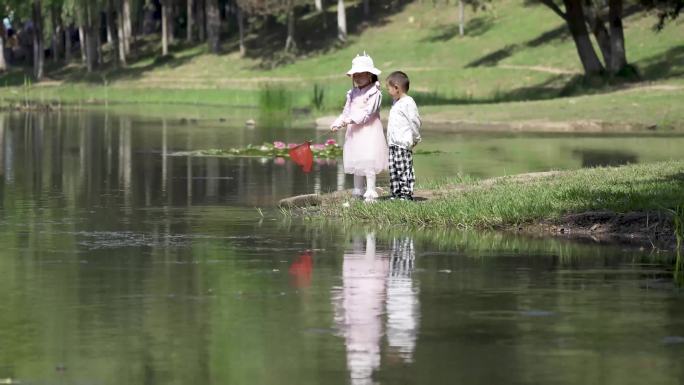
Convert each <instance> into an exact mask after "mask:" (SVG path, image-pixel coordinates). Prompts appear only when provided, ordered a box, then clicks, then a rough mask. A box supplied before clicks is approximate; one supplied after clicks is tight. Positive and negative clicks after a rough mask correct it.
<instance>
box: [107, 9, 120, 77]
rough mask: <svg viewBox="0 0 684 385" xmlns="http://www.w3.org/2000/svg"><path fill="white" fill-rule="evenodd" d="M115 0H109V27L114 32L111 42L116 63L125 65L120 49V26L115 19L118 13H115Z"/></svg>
mask: <svg viewBox="0 0 684 385" xmlns="http://www.w3.org/2000/svg"><path fill="white" fill-rule="evenodd" d="M114 1H115V0H107V8H106V9H107V29H108V30H109V31H111V32H112V40H111V41H110V43H111V44H112V52H114V56H115V60H114V63H115V65H124V60H122V55H121V51H119V36H120V34H119V33H118V28H116V26H115V20H114V18H116V14H115V13H114Z"/></svg>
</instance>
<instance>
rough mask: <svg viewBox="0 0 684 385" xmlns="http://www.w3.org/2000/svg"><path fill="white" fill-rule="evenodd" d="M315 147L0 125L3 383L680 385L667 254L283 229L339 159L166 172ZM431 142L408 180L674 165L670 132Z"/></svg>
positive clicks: (677, 139) (678, 310)
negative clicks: (228, 152) (225, 153)
mask: <svg viewBox="0 0 684 385" xmlns="http://www.w3.org/2000/svg"><path fill="white" fill-rule="evenodd" d="M172 116H173V117H172ZM195 119H197V120H195ZM317 135H319V132H316V131H315V130H314V129H313V128H310V129H306V128H305V129H301V128H292V129H286V128H284V127H275V128H268V127H263V128H262V127H256V128H246V127H242V126H240V125H236V124H234V123H233V122H232V121H231V120H230V119H227V120H225V121H219V120H218V119H202V118H201V116H197V117H196V118H187V119H185V118H183V119H180V118H178V117H177V116H175V115H173V114H172V113H170V114H169V118H166V119H162V118H160V117H149V116H146V115H145V114H132V113H116V112H115V110H113V111H109V112H104V111H90V112H81V113H76V112H71V113H69V112H60V113H48V114H16V113H14V114H4V115H3V114H1V113H0V205H1V206H0V229H1V230H2V231H1V232H0V272H1V273H2V279H0V383H15V382H16V383H22V384H298V385H301V384H322V383H325V384H453V383H462V384H487V385H491V384H540V383H543V384H621V385H622V384H639V385H642V384H681V383H682V382H684V368H683V367H682V365H681V358H682V357H684V295H683V293H682V291H681V290H680V289H678V288H676V287H675V285H674V284H673V282H672V271H671V264H670V261H671V258H672V255H669V254H668V253H665V252H659V251H656V250H651V249H649V248H646V249H641V248H637V247H633V246H626V245H604V244H599V243H595V242H590V241H583V242H579V241H568V240H563V239H553V238H532V237H525V236H520V235H512V234H502V233H490V232H469V231H457V230H450V229H431V230H425V229H422V230H412V229H401V228H375V227H372V226H368V225H363V224H356V225H350V224H345V223H339V222H336V221H305V220H300V219H297V218H289V217H287V216H283V215H282V214H281V213H280V212H279V210H278V209H277V208H276V207H275V204H276V203H277V201H278V200H279V199H281V198H284V197H287V196H291V195H295V194H303V193H311V192H326V191H334V190H338V189H343V188H349V187H350V185H351V180H350V179H349V178H348V177H346V176H345V175H344V173H343V171H342V169H341V165H340V162H335V161H323V162H319V163H317V164H316V165H315V167H314V170H313V172H312V173H310V174H303V173H302V172H301V171H300V170H299V169H297V168H296V167H295V166H293V165H292V164H291V163H290V162H289V161H282V160H274V159H260V158H240V159H238V158H232V159H231V158H211V157H203V158H197V157H195V158H193V157H187V156H173V154H174V153H175V152H178V151H186V150H198V149H209V148H227V147H232V146H243V145H246V144H250V143H252V144H259V143H262V142H264V141H267V142H270V141H273V140H282V141H285V142H293V143H297V142H300V141H303V140H304V139H307V138H313V137H316V136H317ZM322 137H323V139H325V138H328V136H326V135H323V136H322ZM424 137H425V140H424V143H421V145H420V148H422V149H425V150H430V151H441V152H440V153H438V154H433V155H417V156H416V173H417V176H418V179H419V180H418V183H420V179H421V178H425V179H424V180H427V179H431V178H443V177H450V176H455V175H458V174H463V175H471V176H475V177H479V178H484V177H491V176H499V175H507V174H514V173H520V172H531V171H547V170H562V169H576V168H579V167H593V166H600V165H620V164H626V163H633V162H646V161H656V160H665V159H681V158H683V157H684V153H683V152H682V151H681V148H682V146H683V145H684V135H667V136H663V135H647V134H639V135H634V134H625V135H617V134H616V135H567V134H566V135H549V134H543V135H542V134H534V135H533V134H515V135H514V134H500V133H499V134H485V133H480V134H474V133H462V134H432V133H430V132H429V131H427V130H426V131H425V132H424ZM338 139H339V140H341V138H338ZM320 141H322V140H320ZM381 180H382V179H381ZM384 180H386V178H385V179H384Z"/></svg>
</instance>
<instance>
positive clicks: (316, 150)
mask: <svg viewBox="0 0 684 385" xmlns="http://www.w3.org/2000/svg"><path fill="white" fill-rule="evenodd" d="M299 144H300V143H285V142H283V141H275V142H273V143H263V144H261V145H252V144H249V145H247V146H246V147H233V148H229V149H209V150H200V151H197V152H195V153H194V154H195V155H200V156H202V155H204V156H244V157H252V156H257V157H273V158H284V157H289V156H290V154H289V150H290V149H291V148H294V147H296V146H297V145H299ZM311 151H312V152H313V156H314V158H324V159H332V158H338V157H340V156H342V147H340V145H338V144H337V142H336V141H335V140H334V139H328V140H326V141H325V142H324V143H312V144H311Z"/></svg>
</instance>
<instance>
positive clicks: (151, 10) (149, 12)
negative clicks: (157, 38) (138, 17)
mask: <svg viewBox="0 0 684 385" xmlns="http://www.w3.org/2000/svg"><path fill="white" fill-rule="evenodd" d="M155 12H156V6H155V5H154V3H152V2H146V3H145V6H144V8H143V13H144V16H143V33H144V34H145V35H150V34H153V33H157V26H156V20H155Z"/></svg>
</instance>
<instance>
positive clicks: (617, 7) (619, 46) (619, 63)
mask: <svg viewBox="0 0 684 385" xmlns="http://www.w3.org/2000/svg"><path fill="white" fill-rule="evenodd" d="M608 7H609V8H608V22H609V23H610V53H611V56H610V58H611V61H610V64H608V63H606V66H607V67H609V68H610V72H611V73H614V74H615V73H618V72H620V71H621V70H622V69H623V68H625V66H626V65H627V53H626V52H625V34H624V30H623V28H622V0H609V2H608Z"/></svg>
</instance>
